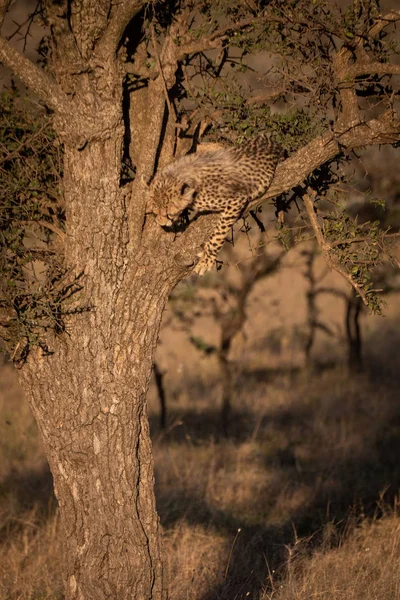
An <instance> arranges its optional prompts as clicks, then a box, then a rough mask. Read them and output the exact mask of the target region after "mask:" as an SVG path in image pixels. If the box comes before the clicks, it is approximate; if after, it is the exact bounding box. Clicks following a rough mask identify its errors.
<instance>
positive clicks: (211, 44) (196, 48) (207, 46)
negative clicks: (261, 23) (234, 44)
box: [176, 16, 254, 60]
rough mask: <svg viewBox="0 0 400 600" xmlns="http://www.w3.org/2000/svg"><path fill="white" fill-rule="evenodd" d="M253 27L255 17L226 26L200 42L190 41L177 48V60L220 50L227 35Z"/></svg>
mask: <svg viewBox="0 0 400 600" xmlns="http://www.w3.org/2000/svg"><path fill="white" fill-rule="evenodd" d="M251 25H254V16H253V17H251V18H247V19H242V20H241V21H238V22H237V23H231V24H230V25H226V26H225V27H222V28H221V29H218V30H217V31H214V33H212V34H211V35H209V36H208V37H205V38H202V39H200V40H190V41H188V42H186V43H184V44H182V46H178V47H177V52H176V58H177V60H183V59H184V58H185V56H187V55H188V54H198V53H199V52H205V51H206V50H212V49H213V48H218V46H220V45H221V43H222V41H223V40H224V39H225V38H226V35H227V33H228V32H229V31H238V30H239V29H243V28H244V27H249V26H251Z"/></svg>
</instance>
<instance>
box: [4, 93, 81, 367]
mask: <svg viewBox="0 0 400 600" xmlns="http://www.w3.org/2000/svg"><path fill="white" fill-rule="evenodd" d="M61 173H62V152H61V148H60V146H59V145H57V142H56V136H55V133H54V131H53V130H52V128H51V127H50V123H49V118H48V116H47V115H46V114H44V113H43V111H42V110H38V108H37V107H33V106H32V104H31V103H28V102H27V101H22V100H21V98H19V97H18V94H17V92H16V91H15V90H14V91H12V92H4V93H3V94H2V95H1V109H0V327H1V330H0V331H1V334H2V337H3V338H4V339H5V340H6V342H7V345H8V349H9V350H10V352H11V353H12V355H13V357H14V359H15V360H16V362H18V361H20V360H23V359H24V357H25V356H26V354H27V352H28V351H29V349H30V348H31V347H32V346H35V345H38V346H41V347H42V349H43V350H45V351H47V350H48V348H47V346H46V344H45V343H44V342H43V341H42V338H43V332H44V331H46V330H48V329H53V330H55V331H56V332H60V331H63V330H64V322H63V315H64V314H65V312H64V309H63V308H62V303H63V301H65V300H66V299H67V298H68V297H70V295H71V294H72V293H74V291H76V289H77V286H78V284H77V282H75V283H72V284H71V282H68V277H67V274H66V273H65V270H64V269H63V267H62V264H61V257H60V253H59V248H58V247H57V241H56V239H55V238H60V237H62V236H63V231H62V229H63V223H64V211H63V207H62V199H61V192H60V176H61ZM78 287H79V286H78Z"/></svg>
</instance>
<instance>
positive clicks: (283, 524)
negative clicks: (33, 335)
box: [0, 344, 400, 600]
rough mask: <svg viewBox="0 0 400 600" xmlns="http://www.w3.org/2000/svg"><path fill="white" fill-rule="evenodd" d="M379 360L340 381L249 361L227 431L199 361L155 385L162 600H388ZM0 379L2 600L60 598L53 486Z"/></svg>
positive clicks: (398, 408) (385, 385)
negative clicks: (164, 574) (164, 401)
mask: <svg viewBox="0 0 400 600" xmlns="http://www.w3.org/2000/svg"><path fill="white" fill-rule="evenodd" d="M376 347H377V348H378V347H379V352H380V353H381V347H380V346H379V345H378V344H376ZM388 356H389V354H388V355H387V356H385V360H384V363H385V364H384V366H383V367H382V365H379V363H378V361H377V360H374V361H373V363H372V364H373V369H374V370H373V371H372V369H370V371H369V374H364V375H360V376H358V377H351V378H349V377H348V375H347V373H346V372H345V370H344V369H342V368H336V369H331V370H326V371H322V372H318V373H309V372H307V373H306V372H301V371H296V369H294V368H291V369H287V368H286V366H287V363H285V362H283V363H282V368H281V369H279V368H278V367H279V365H277V364H275V367H274V371H272V370H271V369H270V368H268V365H270V364H271V362H270V360H269V357H268V356H267V355H266V354H265V355H263V354H261V353H260V351H259V349H257V352H254V354H253V353H248V355H247V363H245V364H244V368H243V370H242V372H241V374H239V377H238V380H237V384H236V396H235V406H236V411H235V415H234V418H233V419H232V423H231V427H230V430H229V435H228V437H222V436H221V435H220V429H219V410H218V406H217V399H218V385H217V381H216V380H215V370H214V367H213V366H212V365H211V366H210V368H209V369H208V370H207V362H206V361H203V363H202V369H203V371H202V373H199V374H196V376H194V377H193V378H192V379H189V378H187V381H186V382H185V384H187V385H185V386H182V381H181V378H180V375H179V372H177V374H176V378H175V380H174V379H173V377H172V375H171V374H170V375H169V376H168V377H167V386H168V390H169V392H170V393H169V398H168V401H169V423H170V427H169V429H168V431H167V432H166V433H164V434H160V432H159V431H158V424H157V423H158V406H157V402H156V399H155V393H154V390H152V393H151V402H150V418H151V422H152V430H153V437H154V452H155V462H156V481H157V490H156V491H157V499H158V508H159V512H160V516H161V521H162V524H163V528H164V546H165V560H166V565H167V568H168V572H169V579H170V596H171V599H172V600H186V599H187V600H189V599H190V600H240V599H242V598H252V599H254V600H257V599H259V600H272V599H273V600H289V598H290V600H303V599H304V600H305V599H306V598H307V600H308V599H309V598H313V599H319V600H342V599H343V600H344V598H346V600H361V598H362V599H363V600H391V599H392V598H393V599H396V598H400V587H399V586H400V575H399V569H398V561H399V558H400V518H399V517H398V515H397V513H396V504H395V499H396V493H397V490H398V489H399V487H400V463H399V462H398V456H399V454H400V405H399V403H398V375H397V373H398V372H399V371H398V368H397V365H396V364H395V363H393V360H394V358H395V353H392V355H391V356H392V358H391V359H390V360H389V358H388ZM275 361H276V358H275ZM391 361H392V362H391ZM389 363H391V368H389V367H390V364H389ZM285 365H286V366H285ZM2 375H3V377H2V382H1V384H0V458H1V463H0V465H1V466H0V600H31V599H32V600H33V599H35V600H39V599H41V600H44V599H46V600H56V599H58V600H59V599H61V598H62V597H63V595H62V579H61V565H62V548H61V546H60V541H59V524H58V519H57V512H56V510H55V506H54V502H53V500H52V494H51V480H50V478H49V474H48V471H47V467H46V463H45V460H44V456H43V453H42V450H41V448H40V443H39V441H38V437H37V431H36V428H35V426H34V423H33V420H32V417H31V415H30V412H29V410H28V409H27V407H26V405H25V403H24V401H23V399H22V397H21V394H20V392H19V389H18V387H17V385H16V383H15V374H14V373H13V371H12V370H11V369H10V368H9V367H6V368H5V369H4V368H3V370H2ZM388 505H389V506H391V507H392V509H391V511H388V510H387V509H386V508H384V507H387V506H388ZM393 507H395V508H394V509H393ZM301 540H305V541H301Z"/></svg>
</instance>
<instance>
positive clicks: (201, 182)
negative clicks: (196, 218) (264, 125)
mask: <svg viewBox="0 0 400 600" xmlns="http://www.w3.org/2000/svg"><path fill="white" fill-rule="evenodd" d="M281 156H282V149H281V147H280V146H278V145H277V144H275V143H273V142H270V141H269V140H267V139H266V138H265V137H264V136H263V135H260V136H258V137H256V138H254V139H253V140H251V141H249V142H247V143H246V144H243V145H242V146H240V147H232V148H224V149H222V150H214V151H210V152H204V153H199V154H188V155H186V156H184V157H183V158H180V159H179V160H177V161H175V162H173V163H171V164H170V165H168V166H167V167H165V168H164V169H162V171H160V172H159V173H157V175H156V176H155V178H154V179H153V181H152V183H151V184H150V188H149V198H148V204H147V212H149V213H154V214H155V215H156V220H157V223H158V224H159V225H161V226H162V227H166V226H167V227H168V226H170V225H172V224H173V223H174V221H176V220H177V219H179V217H180V215H181V213H182V212H183V211H184V210H185V209H186V208H190V209H194V210H196V211H197V212H218V213H220V214H221V217H220V220H219V222H218V224H217V226H216V228H215V230H214V232H213V234H212V235H211V237H210V238H209V240H208V241H207V242H206V245H205V247H204V250H203V252H202V253H201V254H200V255H199V256H200V261H199V262H198V263H197V265H196V266H195V268H194V271H195V272H196V273H198V274H199V275H204V273H205V272H206V271H208V270H210V269H211V268H212V267H213V265H214V264H215V262H216V259H217V255H218V253H219V251H220V250H221V248H222V246H223V244H224V241H225V238H226V236H227V234H228V232H229V229H230V228H231V227H232V225H234V224H235V223H236V221H237V220H238V218H239V217H240V215H241V214H242V212H243V210H244V209H245V207H246V205H247V204H248V202H250V201H252V200H255V199H256V198H258V197H259V196H261V195H262V194H264V193H265V192H266V190H267V189H268V188H269V186H270V185H271V182H272V179H273V177H274V173H275V168H276V165H277V163H278V161H279V159H280V157H281Z"/></svg>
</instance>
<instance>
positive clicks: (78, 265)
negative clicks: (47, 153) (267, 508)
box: [20, 132, 182, 600]
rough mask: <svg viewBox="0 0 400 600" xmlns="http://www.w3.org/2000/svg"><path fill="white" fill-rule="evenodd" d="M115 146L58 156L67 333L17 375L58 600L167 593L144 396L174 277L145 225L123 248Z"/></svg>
mask: <svg viewBox="0 0 400 600" xmlns="http://www.w3.org/2000/svg"><path fill="white" fill-rule="evenodd" d="M120 142H121V136H120V132H116V134H115V136H114V138H112V139H109V140H106V141H97V142H91V143H89V144H88V145H87V146H86V147H85V148H84V149H82V150H80V151H79V150H77V149H73V148H66V150H65V172H64V179H65V182H66V186H65V190H66V195H67V198H66V201H67V202H66V205H67V207H68V215H67V217H68V221H67V222H68V224H69V229H68V231H67V242H66V253H65V255H66V257H67V261H68V262H67V266H68V268H69V269H70V270H71V271H73V272H74V273H75V275H78V274H79V273H81V272H83V273H84V275H83V277H82V281H83V284H84V285H83V289H82V291H81V292H80V293H81V297H80V298H79V299H78V300H75V299H74V304H71V312H72V313H74V311H75V314H72V315H70V316H69V317H68V322H67V332H66V333H64V334H61V335H56V334H54V335H53V337H52V338H49V339H48V348H49V353H47V354H44V353H43V351H42V350H37V351H35V352H33V351H32V352H31V353H30V355H29V356H28V361H27V363H26V365H25V366H24V367H23V368H22V369H21V371H20V376H21V382H22V384H23V387H24V390H25V393H26V396H27V398H28V400H29V402H30V404H31V407H32V410H33V412H34V415H35V417H36V420H37V423H38V425H39V428H40V431H41V435H42V438H43V441H44V444H45V449H46V452H47V457H48V460H49V464H50V468H51V471H52V473H53V478H54V487H55V493H56V496H57V499H58V502H59V505H60V514H61V521H62V524H63V530H64V535H65V544H66V548H65V556H66V564H65V586H66V597H67V599H68V600H78V599H79V600H105V599H110V600H111V599H112V600H117V599H118V600H123V599H128V598H129V599H136V600H146V599H149V600H150V599H152V600H153V599H156V600H161V599H163V598H165V597H166V591H165V585H164V579H163V574H162V563H161V550H160V532H159V519H158V516H157V512H156V507H155V498H154V482H153V458H152V449H151V442H150V436H149V423H148V417H147V409H146V392H147V388H148V383H149V379H150V376H151V371H152V365H153V361H154V352H155V348H156V343H157V337H158V332H159V327H160V321H161V316H162V311H163V308H164V306H165V302H166V300H167V298H168V295H169V293H170V291H171V289H172V287H173V286H174V285H175V283H176V282H177V280H178V279H179V277H181V271H182V269H181V270H180V271H179V269H178V268H175V270H174V268H173V266H171V264H172V263H171V260H172V257H171V255H170V253H169V252H168V250H169V248H168V240H169V238H168V236H161V235H160V233H159V228H158V227H157V226H156V225H155V224H154V222H151V223H148V224H147V227H146V236H145V241H144V242H143V245H142V246H140V247H139V250H137V251H136V253H135V254H133V252H132V249H131V248H132V245H131V244H130V239H129V231H128V226H127V218H126V212H127V208H126V204H127V194H126V193H125V190H124V189H121V188H120V182H119V177H120V172H119V165H120V152H121V143H120ZM178 272H179V275H178Z"/></svg>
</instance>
